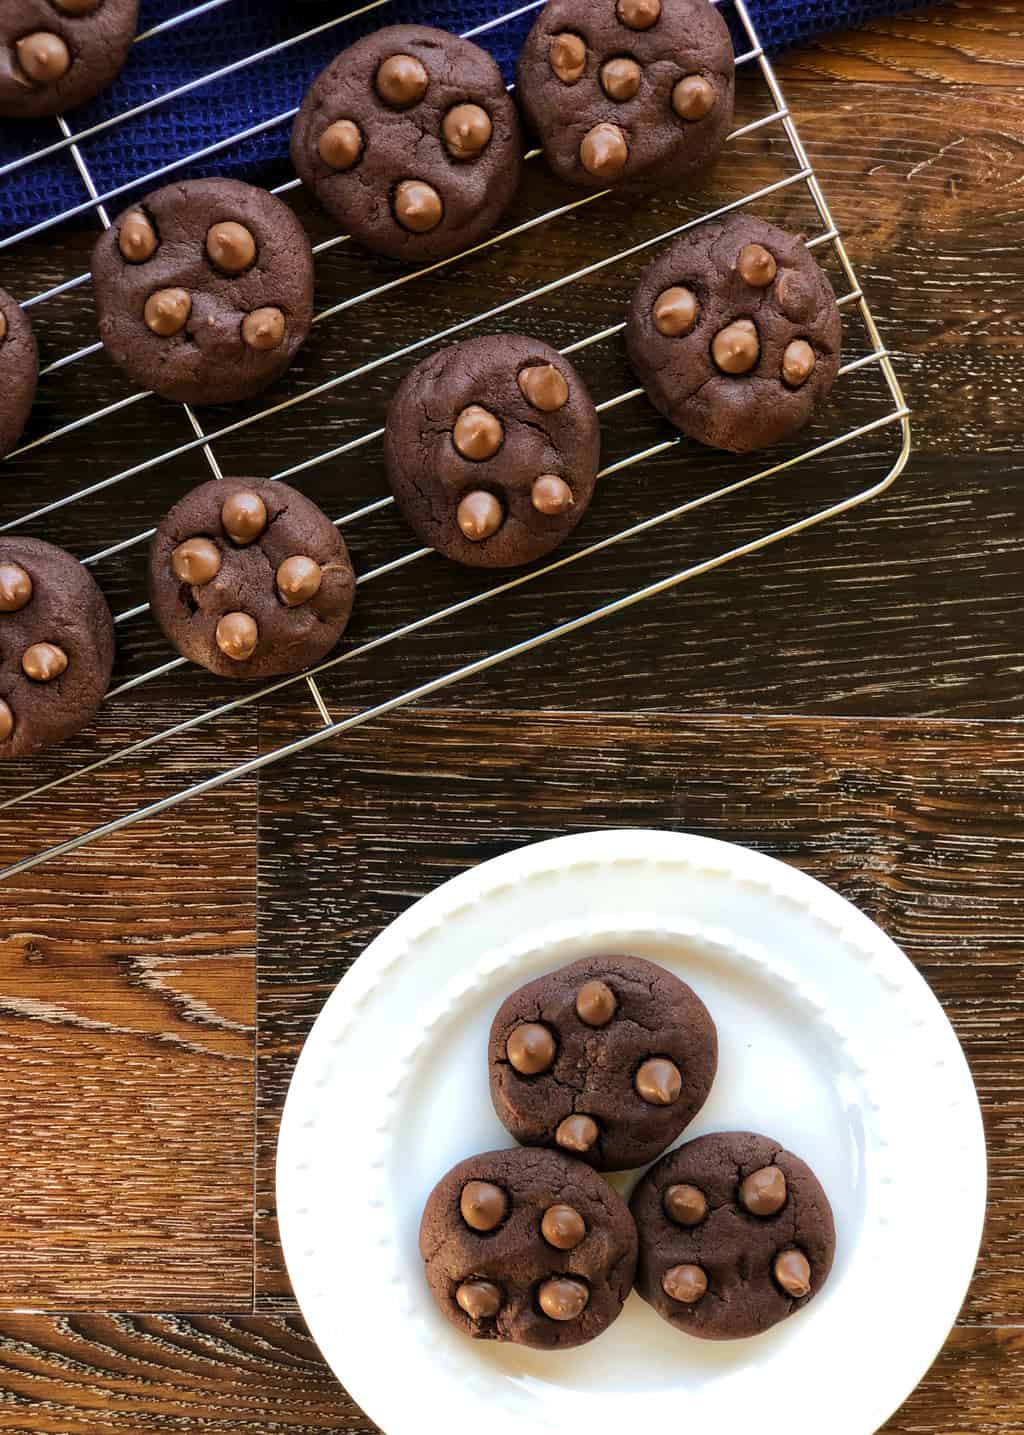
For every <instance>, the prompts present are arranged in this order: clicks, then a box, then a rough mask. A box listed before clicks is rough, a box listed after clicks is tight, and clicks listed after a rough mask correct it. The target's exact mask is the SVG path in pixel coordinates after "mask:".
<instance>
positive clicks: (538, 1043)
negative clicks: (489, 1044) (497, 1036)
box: [505, 1021, 557, 1076]
mask: <svg viewBox="0 0 1024 1435" xmlns="http://www.w3.org/2000/svg"><path fill="white" fill-rule="evenodd" d="M556 1051H557V1047H556V1045H555V1038H554V1037H553V1036H552V1035H551V1033H550V1032H549V1031H548V1029H547V1027H546V1026H541V1025H540V1023H539V1022H535V1021H526V1022H523V1023H522V1025H521V1026H517V1027H516V1028H515V1030H514V1031H513V1032H512V1033H511V1035H510V1036H509V1038H508V1041H507V1042H506V1043H505V1052H506V1054H507V1056H508V1059H509V1061H510V1062H511V1063H512V1065H513V1066H514V1067H515V1069H516V1071H518V1072H519V1073H520V1075H521V1076H538V1075H539V1074H540V1073H541V1072H542V1071H547V1070H548V1069H549V1068H550V1067H552V1066H553V1065H554V1062H555V1053H556Z"/></svg>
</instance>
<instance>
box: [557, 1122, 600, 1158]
mask: <svg viewBox="0 0 1024 1435" xmlns="http://www.w3.org/2000/svg"><path fill="white" fill-rule="evenodd" d="M597 1137H598V1130H597V1122H596V1121H595V1120H594V1118H593V1117H592V1116H567V1117H566V1118H565V1120H564V1121H561V1122H559V1125H558V1130H557V1131H556V1132H555V1140H556V1141H557V1142H558V1144H559V1146H561V1148H562V1150H563V1151H576V1152H581V1151H589V1150H590V1148H591V1147H592V1146H593V1144H594V1142H595V1141H596V1140H597Z"/></svg>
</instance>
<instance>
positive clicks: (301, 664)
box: [149, 478, 355, 678]
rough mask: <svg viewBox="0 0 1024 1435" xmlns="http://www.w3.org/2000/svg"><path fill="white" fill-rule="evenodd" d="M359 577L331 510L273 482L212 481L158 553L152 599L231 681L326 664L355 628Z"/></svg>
mask: <svg viewBox="0 0 1024 1435" xmlns="http://www.w3.org/2000/svg"><path fill="white" fill-rule="evenodd" d="M354 596H355V576H354V574H353V572H352V564H351V563H350V562H349V556H348V550H347V549H346V547H345V540H344V539H343V538H342V536H341V534H340V533H339V532H338V530H337V528H335V526H334V524H333V523H332V522H331V521H330V519H329V518H328V517H327V515H326V514H325V513H323V512H322V511H321V510H320V509H319V508H317V506H316V504H315V503H311V502H310V500H309V499H308V498H305V497H304V496H303V495H302V494H301V493H298V492H297V491H296V490H295V489H294V488H289V487H288V485H287V484H284V483H275V482H272V481H271V480H270V479H266V478H220V479H211V480H210V482H209V483H202V484H200V485H199V487H198V488H193V489H192V491H191V492H190V493H187V494H186V495H185V497H184V498H183V499H182V500H181V502H180V503H177V504H175V506H174V507H173V508H172V509H171V511H170V513H168V514H167V516H166V518H164V519H163V521H162V522H161V524H160V526H159V527H158V528H157V531H156V533H155V534H154V536H153V542H152V545H151V546H150V550H149V600H150V603H151V605H152V608H153V616H154V617H155V618H156V620H157V622H158V623H159V624H160V627H161V628H162V629H163V631H164V634H165V635H166V637H167V638H168V639H169V640H170V641H171V642H172V643H173V644H174V646H175V647H176V648H177V649H178V652H179V653H182V654H183V655H184V656H185V657H186V658H191V659H192V661H193V662H194V663H199V664H201V666H202V667H204V668H209V669H210V671H211V672H214V673H219V674H220V675H221V677H227V678H267V677H275V676H277V675H279V674H281V673H297V672H300V671H301V670H302V669H303V668H307V667H309V666H310V665H311V664H313V663H318V662H320V660H321V659H322V658H325V657H326V656H327V654H328V653H329V652H330V651H331V649H332V648H333V647H334V645H335V643H336V642H337V641H338V639H339V638H340V637H341V635H342V633H343V632H344V631H345V627H346V624H347V623H348V620H349V615H350V614H351V612H352V602H353V598H354Z"/></svg>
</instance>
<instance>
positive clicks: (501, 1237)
mask: <svg viewBox="0 0 1024 1435" xmlns="http://www.w3.org/2000/svg"><path fill="white" fill-rule="evenodd" d="M420 1252H421V1254H422V1256H423V1261H424V1266H425V1270H426V1276H427V1281H428V1283H429V1285H430V1290H431V1293H432V1295H433V1297H434V1300H435V1301H436V1303H437V1306H438V1309H439V1310H440V1311H441V1312H442V1313H443V1314H444V1315H445V1316H447V1317H448V1319H449V1320H450V1321H451V1322H452V1323H453V1324H454V1325H457V1326H458V1327H459V1329H460V1330H462V1331H464V1332H465V1334H466V1335H469V1336H472V1337H474V1338H475V1339H477V1340H503V1341H511V1342H513V1343H514V1344H516V1345H528V1346H533V1347H534V1348H535V1349H537V1350H569V1349H571V1348H572V1347H573V1346H577V1345H583V1344H585V1343H586V1342H587V1341H588V1340H593V1339H594V1337H595V1336H598V1335H600V1334H601V1333H602V1332H603V1331H605V1330H607V1329H608V1327H609V1326H610V1325H611V1323H612V1321H614V1320H615V1319H616V1317H617V1316H618V1315H619V1312H620V1311H621V1310H622V1306H623V1302H624V1301H625V1299H626V1297H627V1296H628V1294H629V1291H630V1287H631V1285H632V1283H633V1273H634V1269H635V1266H636V1229H635V1227H634V1225H633V1219H632V1217H631V1216H630V1214H629V1210H628V1208H627V1206H626V1204H625V1202H624V1201H623V1200H622V1198H621V1196H619V1195H618V1193H617V1192H615V1191H613V1190H612V1188H611V1186H609V1185H608V1184H607V1182H606V1181H603V1180H602V1179H601V1177H600V1176H598V1175H596V1174H595V1173H594V1172H593V1171H591V1170H590V1168H589V1167H588V1166H585V1165H584V1164H583V1163H582V1162H581V1161H573V1160H570V1159H569V1158H568V1157H566V1156H563V1155H560V1154H559V1153H558V1152H555V1151H530V1150H524V1149H522V1148H520V1149H519V1150H514V1149H513V1150H511V1151H490V1152H487V1153H485V1154H484V1155H481V1156H473V1157H471V1158H470V1159H469V1160H468V1161H460V1162H459V1164H458V1165H457V1166H455V1167H453V1168H452V1170H451V1171H449V1172H448V1174H447V1175H446V1176H444V1177H443V1178H442V1179H441V1180H440V1181H439V1182H438V1184H437V1185H436V1186H435V1187H434V1189H433V1191H432V1192H431V1194H430V1197H429V1199H428V1200H427V1204H426V1207H425V1209H424V1212H423V1219H422V1222H421V1224H420Z"/></svg>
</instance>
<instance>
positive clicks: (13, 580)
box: [0, 562, 32, 613]
mask: <svg viewBox="0 0 1024 1435" xmlns="http://www.w3.org/2000/svg"><path fill="white" fill-rule="evenodd" d="M31 597H32V579H31V578H30V577H29V575H28V573H27V572H26V570H25V569H24V568H22V566H21V564H20V563H10V562H8V563H0V613H17V612H19V611H20V610H21V609H22V608H24V607H25V605H26V603H28V601H29V599H30V598H31Z"/></svg>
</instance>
